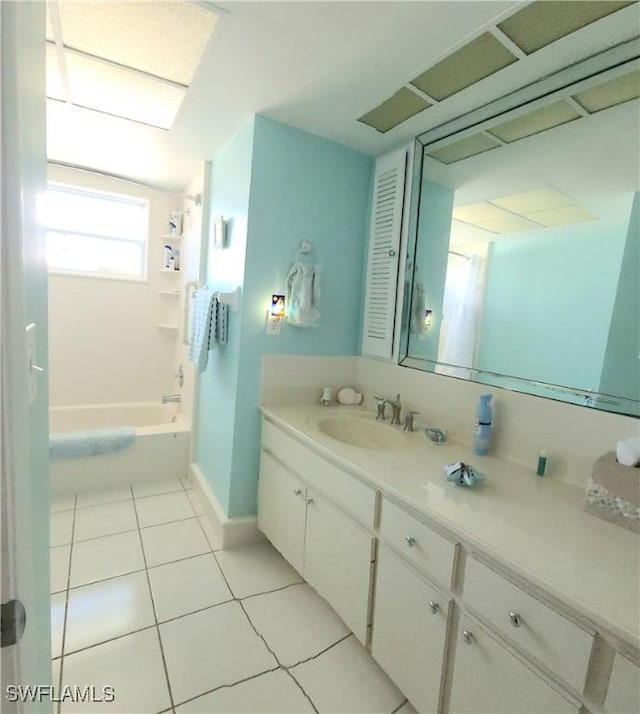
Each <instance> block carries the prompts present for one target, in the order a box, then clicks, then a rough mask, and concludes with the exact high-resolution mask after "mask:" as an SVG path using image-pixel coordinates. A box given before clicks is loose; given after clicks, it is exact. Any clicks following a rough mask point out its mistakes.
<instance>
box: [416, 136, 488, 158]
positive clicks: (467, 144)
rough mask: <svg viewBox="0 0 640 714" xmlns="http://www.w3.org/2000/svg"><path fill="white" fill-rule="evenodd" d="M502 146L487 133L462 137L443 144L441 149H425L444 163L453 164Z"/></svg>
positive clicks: (426, 152)
mask: <svg viewBox="0 0 640 714" xmlns="http://www.w3.org/2000/svg"><path fill="white" fill-rule="evenodd" d="M498 146H501V143H500V142H499V141H497V140H496V139H494V138H493V137H492V136H488V135H486V134H475V135H474V136H469V137H467V138H466V139H461V140H460V141H456V142H455V143H453V144H449V145H447V146H443V147H442V148H440V149H434V150H433V151H425V154H426V155H427V156H430V157H431V158H432V159H436V160H437V161H440V162H442V163H443V164H453V163H454V162H456V161H462V159H468V158H469V157H470V156H476V155H477V154H483V153H484V152H485V151H490V150H491V149H495V148H496V147H498Z"/></svg>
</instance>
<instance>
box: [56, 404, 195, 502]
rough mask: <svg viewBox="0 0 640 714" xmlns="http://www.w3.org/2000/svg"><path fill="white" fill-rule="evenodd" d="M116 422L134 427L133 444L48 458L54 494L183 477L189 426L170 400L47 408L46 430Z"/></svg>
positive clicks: (80, 428) (82, 428)
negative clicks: (78, 455) (98, 452)
mask: <svg viewBox="0 0 640 714" xmlns="http://www.w3.org/2000/svg"><path fill="white" fill-rule="evenodd" d="M174 420H175V421H174ZM116 426H133V427H135V429H136V438H135V441H134V442H133V444H132V445H131V446H130V447H129V448H127V449H125V450H124V451H119V452H117V453H113V454H103V455H101V456H89V457H81V458H74V459H60V460H55V461H52V462H51V494H52V495H53V496H61V495H67V494H71V493H77V492H78V491H95V490H100V489H105V488H109V487H112V486H113V487H117V486H126V485H129V484H132V483H141V482H144V481H158V480H162V479H171V478H175V479H177V478H180V477H182V476H186V475H187V469H188V465H189V441H190V437H191V427H190V425H189V424H188V423H187V422H186V421H185V420H184V419H183V417H182V416H181V415H180V414H179V411H178V407H177V405H175V404H157V403H155V402H139V403H131V404H95V405H85V406H78V407H52V408H51V411H50V415H49V430H50V432H51V433H59V432H65V431H86V430H89V429H107V428H110V427H116Z"/></svg>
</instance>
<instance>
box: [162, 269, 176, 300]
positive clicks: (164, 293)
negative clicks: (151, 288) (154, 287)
mask: <svg viewBox="0 0 640 714" xmlns="http://www.w3.org/2000/svg"><path fill="white" fill-rule="evenodd" d="M174 272H180V271H178V270H177V271H174ZM158 292H159V293H160V295H171V297H177V296H178V295H181V294H182V292H181V291H180V290H158Z"/></svg>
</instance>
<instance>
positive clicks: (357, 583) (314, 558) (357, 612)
mask: <svg viewBox="0 0 640 714" xmlns="http://www.w3.org/2000/svg"><path fill="white" fill-rule="evenodd" d="M307 493H308V498H307V535H306V540H305V555H304V578H305V580H306V581H307V582H308V583H309V584H310V585H311V586H312V587H313V588H315V589H316V590H317V592H318V593H319V594H320V595H322V597H323V598H324V599H325V600H327V602H328V603H329V604H330V605H331V607H333V609H334V610H335V611H336V612H337V613H338V615H340V617H341V618H342V619H343V620H344V622H345V623H346V624H347V626H348V627H349V628H350V629H351V630H352V631H353V632H354V633H355V635H356V637H357V638H358V639H359V640H360V641H361V642H362V643H363V644H366V640H367V626H368V625H369V599H370V589H371V559H372V548H373V540H374V539H373V537H372V536H371V535H369V534H368V533H367V531H365V530H364V528H362V527H361V526H359V525H358V524H357V523H355V522H354V521H352V520H351V519H350V518H349V517H348V516H346V515H344V514H343V513H342V512H340V511H339V510H338V509H337V508H335V507H334V506H333V505H331V504H330V503H328V502H327V501H325V500H324V499H323V498H322V497H321V496H319V495H318V494H317V493H315V492H314V491H313V490H312V489H308V491H307Z"/></svg>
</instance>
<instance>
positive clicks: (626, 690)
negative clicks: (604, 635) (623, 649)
mask: <svg viewBox="0 0 640 714" xmlns="http://www.w3.org/2000/svg"><path fill="white" fill-rule="evenodd" d="M604 704H605V707H604V708H605V710H606V711H607V712H609V713H610V714H638V712H640V667H638V665H637V664H634V663H633V662H631V660H629V659H627V658H626V657H624V656H623V655H621V654H616V656H615V659H614V660H613V669H612V670H611V678H610V679H609V689H608V691H607V698H606V700H605V703H604Z"/></svg>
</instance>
